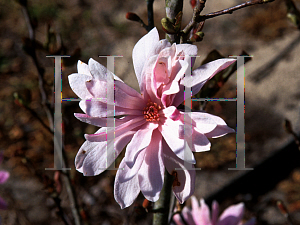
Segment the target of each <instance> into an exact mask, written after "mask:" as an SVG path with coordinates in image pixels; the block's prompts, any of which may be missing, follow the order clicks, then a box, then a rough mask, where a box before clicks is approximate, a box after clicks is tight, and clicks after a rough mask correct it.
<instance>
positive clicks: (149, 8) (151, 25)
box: [147, 0, 154, 31]
mask: <svg viewBox="0 0 300 225" xmlns="http://www.w3.org/2000/svg"><path fill="white" fill-rule="evenodd" d="M153 2H154V0H147V11H148V26H147V31H150V30H152V29H153V28H154V19H153Z"/></svg>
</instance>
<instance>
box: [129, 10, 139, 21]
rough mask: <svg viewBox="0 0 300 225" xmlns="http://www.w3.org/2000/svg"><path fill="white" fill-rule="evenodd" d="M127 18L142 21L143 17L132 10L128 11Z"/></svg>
mask: <svg viewBox="0 0 300 225" xmlns="http://www.w3.org/2000/svg"><path fill="white" fill-rule="evenodd" d="M126 19H128V20H132V21H136V22H139V21H141V18H140V17H139V16H138V15H136V14H135V13H132V12H128V13H126Z"/></svg>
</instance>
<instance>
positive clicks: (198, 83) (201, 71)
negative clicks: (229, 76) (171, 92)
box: [184, 59, 236, 95]
mask: <svg viewBox="0 0 300 225" xmlns="http://www.w3.org/2000/svg"><path fill="white" fill-rule="evenodd" d="M235 61H236V59H218V60H215V61H212V62H209V63H207V64H205V65H202V66H200V67H199V68H198V69H196V70H194V71H193V73H192V80H190V81H189V80H186V81H184V83H185V84H187V85H188V87H189V85H190V87H192V95H195V94H197V93H198V92H199V91H200V89H201V88H202V87H203V85H204V84H205V83H206V81H208V80H210V79H211V78H212V77H213V76H215V75H216V74H217V73H219V72H220V71H222V70H224V69H226V68H227V67H228V66H230V65H231V64H232V63H234V62H235ZM185 86H186V85H185Z"/></svg>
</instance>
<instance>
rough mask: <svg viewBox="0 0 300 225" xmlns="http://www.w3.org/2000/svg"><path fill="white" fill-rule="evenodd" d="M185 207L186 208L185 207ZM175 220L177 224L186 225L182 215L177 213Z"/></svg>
mask: <svg viewBox="0 0 300 225" xmlns="http://www.w3.org/2000/svg"><path fill="white" fill-rule="evenodd" d="M184 209H185V208H184ZM173 221H174V222H175V224H176V225H185V224H184V223H183V222H182V220H181V217H180V215H179V214H175V215H174V216H173Z"/></svg>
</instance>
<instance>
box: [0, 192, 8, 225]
mask: <svg viewBox="0 0 300 225" xmlns="http://www.w3.org/2000/svg"><path fill="white" fill-rule="evenodd" d="M0 209H3V210H5V209H7V203H6V202H5V201H4V199H3V198H1V197H0ZM0 224H1V220H0Z"/></svg>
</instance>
